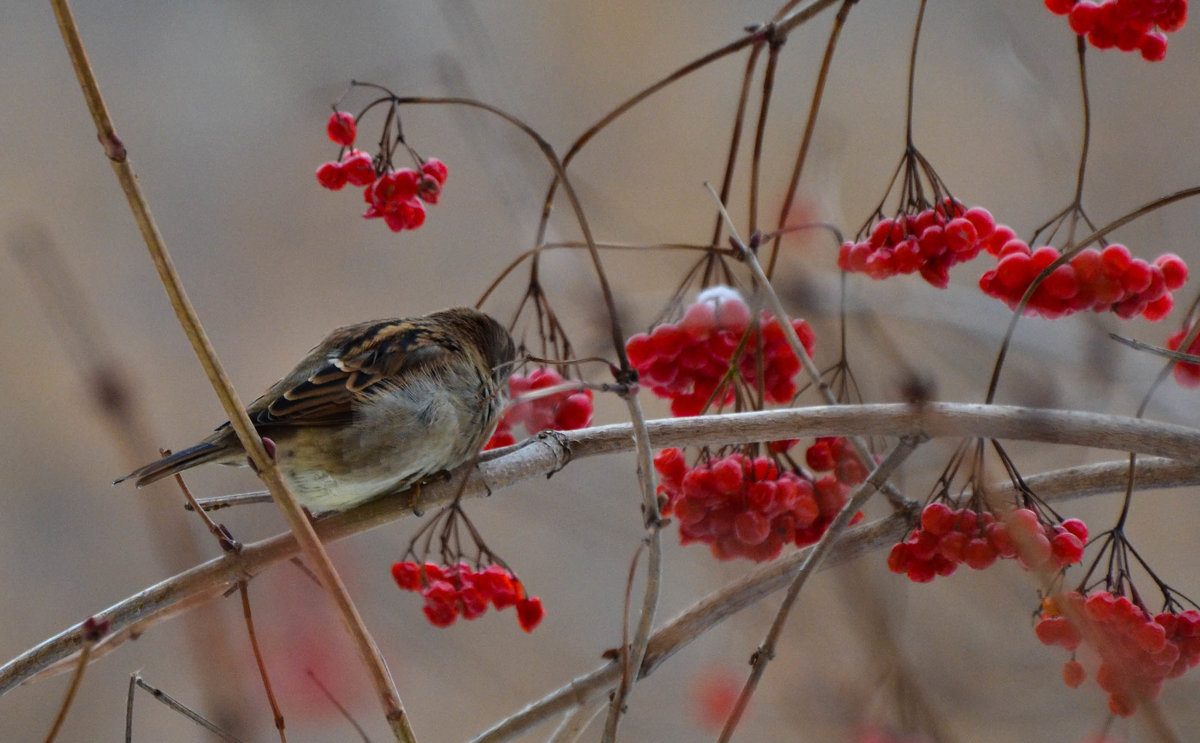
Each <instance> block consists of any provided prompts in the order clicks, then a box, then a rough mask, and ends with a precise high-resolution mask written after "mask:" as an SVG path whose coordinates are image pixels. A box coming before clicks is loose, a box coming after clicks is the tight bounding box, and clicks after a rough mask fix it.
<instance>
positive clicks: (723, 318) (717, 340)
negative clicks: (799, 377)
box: [625, 286, 817, 417]
mask: <svg viewBox="0 0 1200 743" xmlns="http://www.w3.org/2000/svg"><path fill="white" fill-rule="evenodd" d="M749 327H750V307H749V305H747V304H746V302H745V300H743V299H742V297H741V295H740V294H738V293H737V291H736V290H734V289H730V288H729V287H724V286H717V287H712V288H709V289H706V290H704V291H703V292H701V293H700V296H699V297H697V298H696V302H695V303H694V304H692V305H690V306H689V307H688V308H687V310H686V311H685V312H684V313H683V318H682V319H680V320H679V322H678V323H665V324H662V325H659V326H658V327H656V328H654V330H653V331H652V332H650V333H639V334H637V335H635V336H633V337H631V338H630V339H629V340H628V341H627V342H626V343H625V352H626V353H627V354H629V363H630V364H632V365H633V368H634V369H636V370H637V372H638V374H639V375H640V376H641V380H642V382H643V383H644V384H645V385H646V386H647V387H649V388H650V389H651V390H652V391H653V392H654V393H655V394H656V395H658V396H659V397H664V398H667V399H669V400H670V401H671V414H672V415H675V416H679V417H683V416H691V415H699V414H700V413H701V412H703V410H704V408H705V405H706V404H707V403H708V401H709V399H710V398H711V399H712V402H713V403H714V404H715V405H717V406H722V405H728V404H729V403H731V402H733V399H734V388H733V385H731V384H724V385H723V384H722V379H724V377H725V373H726V372H727V371H728V370H729V366H730V364H731V363H732V361H733V354H734V351H735V350H737V347H738V344H739V343H741V341H742V336H743V335H744V334H745V333H746V332H747V329H748V328H749ZM792 328H794V329H795V331H796V335H798V336H799V337H800V343H801V345H803V346H804V350H805V352H807V353H808V354H809V355H810V356H811V355H812V352H813V348H814V346H815V345H816V341H817V339H816V336H815V335H814V334H813V332H812V329H811V328H810V327H809V326H808V323H806V322H804V321H803V320H793V321H792ZM749 333H750V335H749V338H748V339H747V341H746V344H745V346H744V348H743V350H742V354H741V357H740V358H739V360H738V367H737V369H738V372H739V373H740V375H741V378H742V380H743V381H744V382H745V383H746V384H747V385H749V386H750V387H752V388H757V387H758V383H759V373H758V370H757V368H756V362H757V360H758V358H759V353H758V344H759V339H760V336H761V341H762V362H763V368H762V381H763V390H764V396H765V397H766V399H767V401H768V402H774V403H788V402H791V400H792V397H794V396H795V394H796V389H797V388H796V380H795V377H796V373H797V372H799V371H800V360H799V359H797V358H796V355H795V354H794V353H792V349H791V347H790V346H788V344H787V339H786V337H785V336H784V332H783V328H782V327H780V325H779V321H778V320H777V319H776V318H775V316H774V315H771V314H770V313H767V312H763V313H762V315H761V316H760V318H759V326H758V329H757V330H750V331H749Z"/></svg>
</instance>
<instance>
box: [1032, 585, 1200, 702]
mask: <svg viewBox="0 0 1200 743" xmlns="http://www.w3.org/2000/svg"><path fill="white" fill-rule="evenodd" d="M1034 630H1035V631H1036V632H1037V636H1038V639H1039V640H1041V641H1042V644H1043V645H1059V646H1061V647H1063V648H1066V649H1067V650H1068V651H1070V652H1071V653H1072V658H1071V660H1069V661H1067V663H1066V665H1065V666H1064V667H1063V681H1065V682H1066V684H1067V686H1070V687H1072V688H1074V687H1077V686H1079V685H1080V684H1082V683H1083V681H1084V679H1085V678H1086V677H1087V672H1086V671H1085V670H1084V668H1083V664H1081V663H1080V662H1079V661H1077V660H1075V658H1074V652H1075V649H1076V648H1078V647H1079V644H1080V642H1082V641H1086V642H1087V644H1088V645H1089V646H1090V647H1091V648H1092V649H1093V650H1095V651H1096V653H1098V654H1099V656H1100V667H1099V668H1098V669H1097V671H1096V683H1098V684H1100V688H1101V689H1103V690H1104V691H1106V692H1108V708H1109V709H1110V710H1112V712H1113V714H1116V715H1120V716H1122V717H1128V716H1129V715H1132V714H1133V713H1134V712H1135V711H1136V710H1137V706H1138V703H1139V702H1142V701H1147V700H1150V699H1154V698H1155V697H1157V696H1158V692H1159V690H1160V689H1161V688H1162V682H1163V680H1164V679H1169V678H1176V677H1179V676H1182V675H1183V674H1184V673H1185V672H1187V670H1188V669H1190V668H1193V667H1194V666H1196V665H1198V664H1200V611H1197V610H1196V609H1188V610H1187V611H1182V612H1163V613H1161V614H1158V615H1157V616H1153V617H1152V616H1151V615H1150V614H1149V612H1147V611H1145V610H1144V609H1142V608H1140V607H1139V606H1137V605H1136V604H1134V603H1133V602H1132V601H1130V600H1129V599H1128V598H1127V597H1125V596H1113V595H1112V594H1111V593H1109V592H1108V591H1094V592H1092V593H1090V594H1088V595H1087V596H1086V597H1084V596H1083V595H1081V594H1079V593H1078V592H1074V591H1073V592H1071V593H1067V594H1060V595H1057V596H1053V597H1051V598H1048V599H1046V600H1045V601H1043V602H1042V615H1041V618H1039V619H1038V622H1037V624H1036V625H1035V626H1034Z"/></svg>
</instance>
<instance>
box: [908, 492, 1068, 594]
mask: <svg viewBox="0 0 1200 743" xmlns="http://www.w3.org/2000/svg"><path fill="white" fill-rule="evenodd" d="M1087 537H1088V530H1087V526H1086V525H1085V524H1084V523H1083V522H1082V521H1080V520H1079V519H1067V520H1066V521H1063V522H1062V523H1061V524H1056V525H1053V526H1051V525H1049V524H1044V523H1042V521H1041V519H1040V518H1039V517H1038V515H1037V513H1036V512H1035V511H1033V510H1032V509H1029V508H1018V509H1015V510H1013V511H1012V512H1011V513H1010V514H1009V515H1008V516H1007V517H1006V518H1004V519H997V518H996V516H995V515H994V514H992V513H990V512H988V511H982V512H981V511H975V510H972V509H969V508H959V509H952V508H951V507H950V506H948V505H947V504H945V503H943V502H941V501H934V502H932V503H929V504H928V505H926V506H925V508H923V509H922V510H921V523H920V524H919V525H918V526H917V528H915V529H913V531H912V534H910V535H909V537H908V539H907V540H906V541H903V542H900V543H899V544H896V545H893V546H892V551H891V552H890V553H889V554H888V568H890V569H891V571H892V572H893V573H900V574H905V575H907V576H908V579H909V580H911V581H913V582H914V583H928V582H930V581H932V580H933V579H934V578H935V577H936V576H939V575H942V576H947V575H950V574H952V573H953V572H954V571H955V570H957V569H958V566H959V565H962V564H966V565H967V567H969V568H971V569H972V570H984V569H986V568H988V567H991V566H992V564H993V563H995V562H996V560H997V559H999V558H1009V559H1012V558H1015V559H1017V560H1018V561H1019V562H1020V563H1021V565H1022V566H1023V567H1025V568H1026V569H1031V568H1032V569H1039V570H1042V569H1044V570H1059V569H1062V568H1064V567H1066V566H1068V565H1070V564H1072V563H1076V562H1079V561H1080V560H1081V559H1083V545H1084V543H1086V542H1087Z"/></svg>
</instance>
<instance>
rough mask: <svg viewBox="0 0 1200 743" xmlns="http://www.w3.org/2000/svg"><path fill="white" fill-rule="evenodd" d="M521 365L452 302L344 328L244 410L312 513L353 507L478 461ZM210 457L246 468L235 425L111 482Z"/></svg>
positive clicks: (506, 343) (487, 324)
mask: <svg viewBox="0 0 1200 743" xmlns="http://www.w3.org/2000/svg"><path fill="white" fill-rule="evenodd" d="M515 360H516V349H515V347H514V344H513V339H512V336H511V335H509V333H508V331H507V330H506V329H505V328H504V326H503V325H501V324H500V323H499V322H497V321H496V320H495V319H493V318H492V317H491V316H489V315H487V314H484V313H483V312H479V311H478V310H474V309H470V308H467V307H454V308H451V309H447V310H442V311H440V312H434V313H433V314H430V315H425V316H424V317H410V318H398V319H391V320H374V321H370V322H364V323H359V324H357V325H349V326H347V327H344V328H338V329H337V330H335V331H333V332H332V333H330V334H329V337H328V338H326V339H325V340H324V341H322V342H321V343H320V344H319V345H318V346H317V347H316V348H314V349H313V350H312V351H310V352H309V354H308V355H307V356H305V357H304V359H302V360H301V361H300V363H299V364H297V365H296V368H294V369H292V371H291V372H289V373H288V374H287V375H286V376H285V377H284V378H283V379H281V380H279V381H278V382H276V383H275V384H273V385H271V388H270V389H268V390H267V391H266V392H265V393H263V395H262V396H261V397H259V398H258V399H257V400H255V401H254V402H253V403H251V405H250V406H249V407H248V408H247V409H246V412H247V413H248V414H249V416H250V420H251V422H252V423H253V424H254V427H255V429H256V430H257V431H258V433H259V435H261V436H263V437H265V438H268V439H270V440H271V441H272V442H273V443H274V445H275V452H274V453H275V458H276V461H277V463H278V465H279V470H280V472H281V473H282V474H283V476H284V478H285V479H286V480H287V482H288V484H289V485H290V486H291V488H292V491H293V492H294V493H295V494H296V498H297V500H299V501H300V503H301V504H302V505H303V506H305V507H306V508H308V509H309V511H311V512H313V513H321V512H325V511H344V510H346V509H349V508H352V507H354V506H356V505H358V504H360V503H363V502H364V501H368V500H370V499H372V498H375V497H377V496H380V495H383V494H384V493H388V492H392V491H395V490H399V489H403V488H405V487H408V486H410V485H413V484H415V483H418V482H420V481H421V480H423V479H425V478H428V477H430V476H432V475H434V474H437V473H438V472H442V471H444V470H451V469H454V468H455V467H457V466H459V465H461V464H463V463H464V462H466V461H468V460H470V459H471V457H473V456H475V454H476V453H477V452H478V451H479V449H480V447H482V446H483V444H484V443H485V442H486V441H487V439H488V437H489V436H490V435H491V433H492V430H493V429H494V428H495V427H496V423H497V422H498V421H499V419H500V415H501V412H502V409H503V407H504V403H505V400H506V390H507V382H508V378H509V376H510V375H511V374H512V371H513V366H514V363H515ZM205 462H220V463H222V464H236V465H246V464H247V463H248V460H247V457H246V452H245V450H244V449H243V448H242V445H241V443H240V442H239V441H238V438H237V435H236V434H235V433H234V431H233V428H232V426H230V424H229V423H224V424H222V425H221V426H220V427H219V428H217V429H216V431H215V432H214V433H213V434H211V435H210V436H208V438H206V439H204V440H203V441H201V442H200V443H198V444H196V445H195V446H191V447H188V448H187V449H184V450H183V451H180V452H176V453H175V454H171V455H170V456H167V457H164V458H163V459H160V460H158V461H157V462H151V463H150V464H148V465H146V466H144V467H141V468H139V469H137V470H134V471H133V472H131V473H130V474H128V475H126V476H125V477H122V478H121V479H119V480H117V481H116V482H114V483H113V484H114V485H115V484H117V483H119V482H123V481H125V480H128V479H136V483H137V486H138V487H141V486H143V485H147V484H149V483H152V482H154V481H156V480H160V479H162V478H164V477H168V476H170V475H174V474H176V473H178V472H182V471H183V470H186V469H189V468H191V467H195V466H196V465H198V464H203V463H205Z"/></svg>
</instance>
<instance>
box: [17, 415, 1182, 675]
mask: <svg viewBox="0 0 1200 743" xmlns="http://www.w3.org/2000/svg"><path fill="white" fill-rule="evenodd" d="M646 428H647V430H648V432H649V435H650V443H651V445H652V446H653V447H654V448H662V447H666V446H701V445H720V444H726V443H745V442H754V441H772V440H776V439H785V438H809V437H815V436H847V435H866V436H927V437H929V438H964V437H983V438H996V439H1013V440H1025V441H1044V442H1048V443H1056V444H1064V445H1071V446H1085V447H1094V448H1100V449H1110V450H1113V451H1122V452H1125V451H1130V450H1133V451H1137V452H1138V453H1139V454H1149V455H1152V456H1159V457H1170V458H1173V459H1178V460H1182V461H1180V462H1162V461H1159V462H1153V461H1150V462H1146V463H1144V462H1141V461H1139V463H1138V464H1139V466H1138V485H1139V487H1143V488H1148V487H1167V486H1174V485H1182V484H1194V483H1195V482H1197V473H1200V466H1197V464H1196V462H1197V460H1198V459H1200V456H1198V453H1200V429H1195V428H1189V427H1186V426H1180V425H1176V424H1172V423H1160V422H1156V421H1149V420H1142V419H1136V418H1128V417H1125V416H1116V415H1101V414H1098V413H1081V412H1074V411H1064V410H1045V409H1035V408H1019V407H1013V406H1006V405H977V404H963V403H931V404H926V405H922V406H913V405H908V404H882V405H859V406H848V405H839V406H832V407H811V408H793V409H789V410H775V411H763V412H752V413H730V414H725V415H710V416H698V417H695V418H682V419H680V418H672V419H664V420H655V421H648V422H647V424H646ZM633 448H634V442H633V430H632V426H631V425H630V424H618V425H611V426H598V427H596V428H589V429H584V430H581V431H572V432H569V433H554V434H550V435H545V436H542V437H539V438H535V439H530V440H529V441H527V442H524V443H523V444H519V445H517V446H515V447H511V448H509V449H503V450H499V451H498V452H496V453H495V454H494V455H492V456H490V458H488V459H487V461H484V462H482V463H481V464H480V465H479V466H478V468H477V471H473V472H471V473H469V478H468V480H467V482H466V483H465V488H464V489H463V490H462V492H463V494H464V497H482V496H485V495H488V494H491V493H493V492H495V491H496V490H500V489H502V488H505V487H509V486H511V485H515V484H517V483H519V482H522V481H524V480H528V479H531V478H534V477H541V476H545V475H548V474H552V473H555V472H558V471H559V470H561V469H563V468H564V467H565V466H566V465H567V464H568V463H569V462H570V460H572V459H577V458H583V457H590V456H596V455H600V454H613V453H618V452H629V451H631V450H632V449H633ZM1143 464H1146V465H1147V467H1148V469H1145V470H1143V467H1142V465H1143ZM1127 468H1128V463H1127V460H1123V461H1122V462H1121V469H1119V470H1114V472H1119V474H1116V475H1114V474H1111V473H1110V474H1108V475H1107V476H1108V477H1111V478H1113V482H1118V483H1120V484H1121V486H1122V487H1123V485H1124V482H1125V477H1124V476H1125V474H1127ZM1071 472H1073V473H1075V475H1076V476H1077V477H1080V478H1082V479H1080V480H1078V481H1077V482H1072V487H1075V488H1079V489H1080V490H1082V491H1086V492H1089V493H1090V492H1098V491H1099V490H1100V489H1103V488H1104V479H1103V477H1100V476H1097V475H1094V474H1089V472H1090V471H1089V470H1087V469H1086V468H1083V469H1079V468H1077V469H1074V470H1071ZM1164 473H1166V474H1164ZM1085 475H1086V476H1085ZM1098 477H1099V479H1097V478H1098ZM1156 477H1157V478H1159V479H1155V478H1156ZM1027 481H1033V482H1037V480H1036V479H1034V478H1027ZM460 487H461V484H460V483H459V482H458V481H457V478H455V479H453V480H451V481H448V482H436V483H430V484H427V485H425V486H423V487H422V490H421V505H422V507H424V508H430V507H434V506H436V505H438V504H441V503H447V502H449V501H450V500H451V499H452V498H453V497H454V496H455V495H456V494H457V493H459V492H460ZM1106 492H1107V490H1106ZM411 511H412V509H411V500H410V496H409V494H408V492H407V491H406V492H403V493H396V494H392V495H389V496H386V497H384V498H380V499H378V500H375V501H371V502H369V503H366V504H364V505H362V506H360V507H358V508H356V509H354V510H352V511H347V512H346V513H341V514H336V515H333V516H330V517H327V518H322V519H319V520H318V521H317V522H316V525H315V526H316V531H317V534H318V535H319V536H320V537H321V539H322V540H323V541H325V542H328V541H333V540H337V539H342V538H345V537H348V536H350V535H352V534H357V533H359V532H363V531H366V530H368V529H372V528H375V527H377V526H381V525H383V524H386V523H390V522H392V521H396V520H398V519H400V518H404V517H406V516H408V515H410V514H411ZM297 551H298V550H297V547H296V542H295V539H294V538H293V537H292V536H291V535H290V534H281V535H278V536H275V537H271V538H269V539H265V540H262V541H259V542H255V543H252V544H248V545H246V546H245V548H244V549H243V550H242V552H241V553H239V554H228V555H223V556H221V557H218V558H215V559H213V560H210V561H208V562H206V563H203V564H201V565H197V566H196V567H194V568H191V569H190V570H187V571H185V572H183V573H180V574H179V575H176V576H174V577H172V578H169V579H167V580H165V581H163V582H161V583H159V584H157V585H155V586H151V587H150V588H147V589H145V590H143V591H141V592H139V593H137V594H135V595H134V596H131V597H130V598H128V599H125V600H124V601H121V602H119V603H117V604H115V605H113V606H111V607H109V608H108V609H106V610H104V611H102V612H99V613H97V614H96V615H95V618H96V619H97V620H106V621H108V622H109V623H110V627H112V631H113V634H112V635H110V636H108V637H106V638H105V639H104V640H103V641H102V642H101V643H100V644H98V645H97V646H96V647H95V648H93V656H94V657H98V656H100V655H102V654H103V653H104V652H105V651H106V650H107V649H111V646H113V645H115V644H117V643H119V642H120V641H121V640H122V639H125V638H127V637H128V636H129V635H130V634H131V633H140V632H141V631H144V630H145V629H146V628H147V627H149V626H151V625H152V624H154V623H156V622H158V621H161V620H162V619H165V618H166V617H169V616H174V615H175V614H179V613H181V612H183V611H186V610H187V609H190V608H192V607H193V606H198V605H200V604H203V603H205V602H207V601H208V600H210V599H213V598H216V597H217V596H220V595H222V594H223V593H224V592H225V591H227V590H229V589H230V588H233V587H235V586H236V584H237V582H238V581H239V580H244V579H249V578H252V577H254V576H255V575H257V574H258V573H260V572H262V571H263V570H265V569H266V568H267V567H269V566H270V565H272V564H274V563H276V562H279V561H281V560H285V559H287V558H290V557H292V556H293V555H295V554H296V553H297ZM83 641H84V628H83V625H82V623H81V624H79V625H76V626H74V627H72V628H70V629H68V630H66V631H64V632H62V633H60V634H59V635H56V636H55V637H52V638H50V639H48V640H46V641H45V642H43V643H41V644H40V645H38V646H37V647H35V648H32V649H31V650H29V651H27V652H25V653H23V654H22V655H20V656H18V657H17V658H15V659H13V660H12V661H10V662H9V663H7V664H5V665H4V666H3V667H0V694H4V693H6V692H8V691H9V690H11V689H12V688H13V687H14V686H16V685H18V684H20V683H22V682H23V681H26V680H28V679H29V678H31V677H32V676H34V675H35V674H37V673H39V672H41V671H44V670H46V669H48V668H50V667H51V666H53V665H54V664H56V663H58V662H60V661H62V660H63V659H65V658H67V657H69V656H70V655H71V654H72V653H74V652H77V651H78V650H79V649H80V648H81V647H82V645H83ZM651 654H652V649H651V650H648V651H647V659H649V658H650V657H651ZM649 662H650V661H649V660H647V661H645V662H643V668H645V665H646V663H649Z"/></svg>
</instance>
